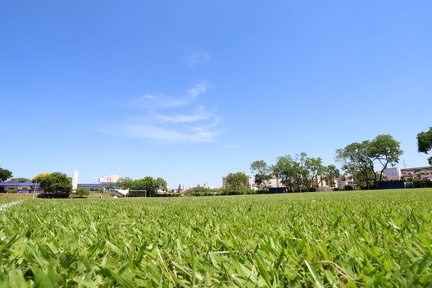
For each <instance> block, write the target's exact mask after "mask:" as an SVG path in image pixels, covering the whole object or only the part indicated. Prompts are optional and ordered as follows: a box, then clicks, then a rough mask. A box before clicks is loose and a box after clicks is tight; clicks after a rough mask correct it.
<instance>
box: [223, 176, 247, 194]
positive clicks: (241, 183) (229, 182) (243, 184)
mask: <svg viewBox="0 0 432 288" xmlns="http://www.w3.org/2000/svg"><path fill="white" fill-rule="evenodd" d="M224 189H225V191H226V192H227V193H228V194H231V193H233V194H244V193H247V192H248V191H249V190H250V184H249V176H248V175H246V173H243V172H237V173H229V174H228V175H227V177H226V181H225V187H224Z"/></svg>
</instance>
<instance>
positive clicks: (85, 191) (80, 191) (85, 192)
mask: <svg viewBox="0 0 432 288" xmlns="http://www.w3.org/2000/svg"><path fill="white" fill-rule="evenodd" d="M74 194H75V195H76V196H79V197H86V196H89V195H90V189H89V188H87V187H78V188H76V190H75V193H74Z"/></svg>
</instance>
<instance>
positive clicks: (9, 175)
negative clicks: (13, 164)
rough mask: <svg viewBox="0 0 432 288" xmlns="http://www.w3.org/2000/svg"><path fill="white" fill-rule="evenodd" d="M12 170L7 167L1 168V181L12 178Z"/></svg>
mask: <svg viewBox="0 0 432 288" xmlns="http://www.w3.org/2000/svg"><path fill="white" fill-rule="evenodd" d="M12 176H13V175H12V172H11V171H9V170H7V169H3V168H0V182H4V181H6V180H8V179H9V178H12Z"/></svg>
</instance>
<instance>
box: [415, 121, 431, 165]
mask: <svg viewBox="0 0 432 288" xmlns="http://www.w3.org/2000/svg"><path fill="white" fill-rule="evenodd" d="M417 147H418V150H417V151H418V152H419V153H425V154H428V153H429V151H431V150H432V127H430V128H429V130H428V131H426V132H420V133H418V134H417ZM428 162H429V165H432V157H429V158H428Z"/></svg>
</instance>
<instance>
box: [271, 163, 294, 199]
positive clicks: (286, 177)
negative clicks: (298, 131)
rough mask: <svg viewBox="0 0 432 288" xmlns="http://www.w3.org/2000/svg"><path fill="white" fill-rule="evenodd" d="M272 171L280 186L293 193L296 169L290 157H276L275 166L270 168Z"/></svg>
mask: <svg viewBox="0 0 432 288" xmlns="http://www.w3.org/2000/svg"><path fill="white" fill-rule="evenodd" d="M272 171H273V174H274V175H278V178H279V179H280V181H281V182H282V184H283V185H284V186H285V187H286V188H287V189H288V190H289V191H294V190H295V189H296V180H295V179H296V177H297V173H298V167H297V164H296V162H295V161H294V159H293V158H292V157H291V156H290V155H286V156H281V157H278V158H277V160H276V164H275V165H274V166H272Z"/></svg>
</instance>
